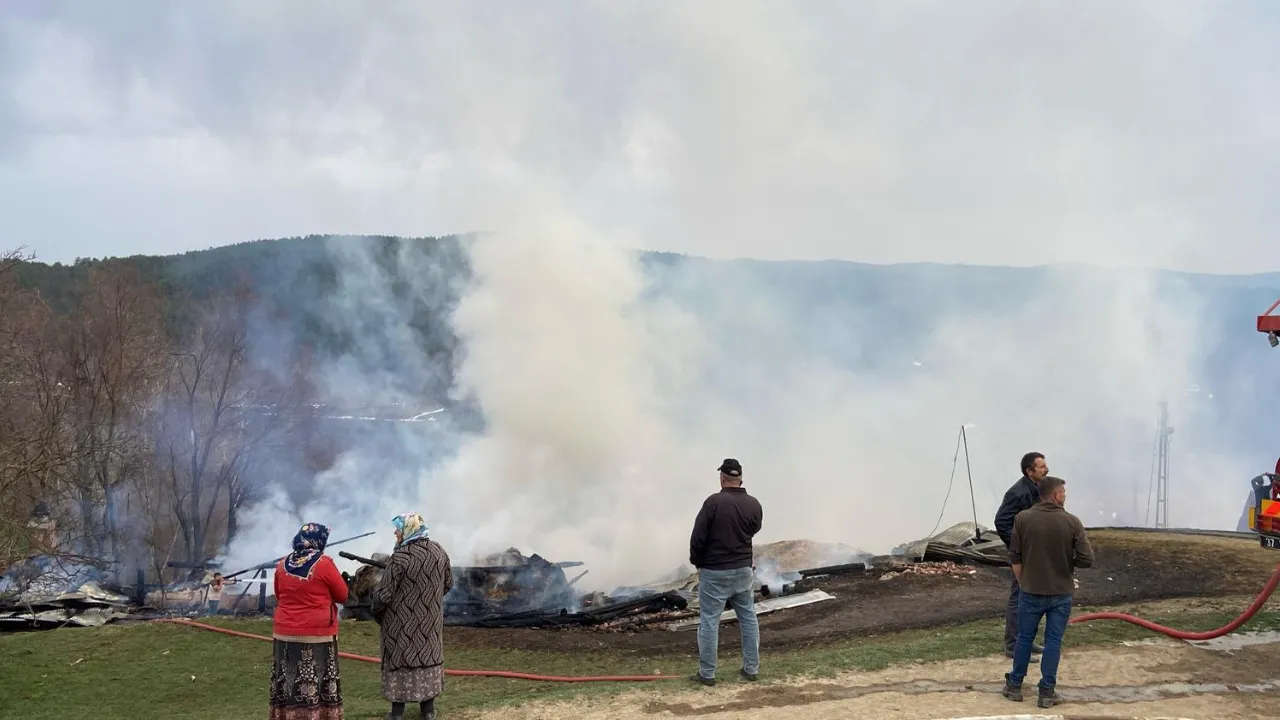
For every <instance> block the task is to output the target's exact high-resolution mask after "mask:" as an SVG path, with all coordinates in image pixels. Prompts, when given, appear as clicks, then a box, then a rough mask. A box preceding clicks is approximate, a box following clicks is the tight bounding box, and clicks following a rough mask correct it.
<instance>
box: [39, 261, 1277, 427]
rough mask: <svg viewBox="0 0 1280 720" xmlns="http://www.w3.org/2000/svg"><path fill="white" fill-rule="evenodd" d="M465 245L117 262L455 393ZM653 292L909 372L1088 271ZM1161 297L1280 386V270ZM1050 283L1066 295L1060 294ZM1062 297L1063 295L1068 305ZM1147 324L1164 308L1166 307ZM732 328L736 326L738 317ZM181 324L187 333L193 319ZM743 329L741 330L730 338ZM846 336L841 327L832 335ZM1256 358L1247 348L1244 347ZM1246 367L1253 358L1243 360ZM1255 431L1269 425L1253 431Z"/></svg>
mask: <svg viewBox="0 0 1280 720" xmlns="http://www.w3.org/2000/svg"><path fill="white" fill-rule="evenodd" d="M466 242H468V240H467V239H466V238H465V237H458V236H449V237H434V238H430V237H429V238H396V237H369V236H361V237H345V236H343V237H338V236H326V237H317V236H310V237H299V238H287V239H281V240H261V241H253V242H245V243H240V244H237V245H229V246H226V247H219V248H214V249H210V250H200V251H193V252H187V253H183V254H181V255H172V256H159V257H158V256H133V257H128V258H122V259H118V260H113V261H111V262H121V263H125V264H128V265H130V266H133V267H135V268H137V269H138V271H139V272H140V273H141V274H142V276H143V279H145V280H148V281H151V282H154V283H158V284H160V285H161V286H162V287H163V288H164V289H165V292H166V293H167V294H168V296H169V297H170V299H171V300H173V301H174V302H173V307H174V308H178V309H177V310H171V315H175V316H176V317H178V318H182V317H185V314H186V313H188V312H190V308H192V307H199V306H200V305H201V304H202V303H204V302H206V301H207V300H208V299H209V298H211V297H215V296H217V295H218V294H220V293H225V292H227V291H228V290H229V289H231V288H233V287H236V286H238V285H239V286H246V287H249V288H251V289H252V291H253V293H254V294H255V295H256V296H257V297H258V298H260V299H261V300H262V301H263V303H264V305H265V306H266V307H269V308H270V309H271V313H272V318H273V322H274V323H276V324H277V328H276V330H275V331H273V332H275V333H276V334H278V335H280V336H282V337H288V338H290V339H291V340H292V341H296V342H297V343H299V344H303V345H306V346H308V347H312V348H314V349H315V350H316V351H318V352H320V353H321V354H323V355H329V356H333V357H343V358H345V361H347V362H353V363H355V364H356V366H357V367H358V369H360V370H362V371H364V372H370V371H379V370H382V371H384V372H388V371H391V370H395V371H399V370H400V369H401V368H403V355H404V353H405V348H406V347H407V346H406V344H405V341H406V335H405V329H406V328H408V329H409V330H410V333H411V335H412V336H413V338H415V342H416V344H417V346H418V347H419V348H420V350H421V355H422V356H423V358H424V361H423V364H422V365H421V366H420V367H419V369H420V370H421V369H424V368H430V369H431V372H432V373H433V374H438V375H439V385H438V386H437V387H436V388H435V389H434V390H435V391H439V392H445V391H446V389H447V386H448V384H449V383H450V382H451V372H450V369H451V367H452V365H453V360H454V355H455V353H456V351H457V342H456V339H455V337H454V333H453V330H452V328H451V326H450V324H449V320H448V314H449V311H450V310H451V309H452V307H453V306H454V304H455V302H456V300H457V298H458V297H459V294H460V293H461V292H462V289H463V287H464V286H465V283H466V282H467V280H468V278H469V276H470V272H469V268H468V263H467V258H466V252H465V247H464V246H465V243H466ZM104 262H107V261H104V260H77V261H76V262H75V263H73V264H70V265H63V264H59V263H55V264H52V265H50V264H45V263H40V262H29V263H24V264H22V265H21V266H20V267H19V268H18V277H19V281H20V282H21V283H22V284H23V285H25V286H27V287H29V288H35V289H38V290H39V292H40V293H41V295H42V296H43V297H44V298H45V300H46V301H47V302H48V303H49V304H50V305H51V306H52V307H53V308H54V309H55V310H58V311H65V310H66V309H68V308H70V307H72V306H74V304H75V302H76V298H77V296H78V294H79V293H80V292H81V291H82V290H83V288H84V285H85V280H86V277H87V274H88V272H89V271H90V269H91V268H93V267H96V266H99V265H101V264H102V263H104ZM642 262H643V264H644V266H645V267H646V269H647V271H648V274H649V276H650V280H651V281H652V283H653V284H652V286H651V291H652V292H656V293H661V294H665V295H667V296H669V297H672V298H675V299H676V300H678V301H679V302H681V303H682V304H684V305H685V306H686V307H689V308H691V309H693V310H694V311H695V312H698V311H700V310H705V311H707V312H708V313H709V314H714V315H715V317H716V318H717V320H718V321H719V320H721V319H722V318H724V317H727V316H732V315H734V313H726V312H724V308H723V307H716V305H717V304H718V303H719V304H722V303H723V302H724V295H725V294H724V293H723V292H721V290H722V289H723V288H725V287H737V288H742V289H743V291H744V292H748V294H749V295H756V296H761V297H765V298H767V302H768V303H770V304H771V306H772V307H771V310H772V312H773V315H774V318H775V319H777V318H794V321H793V322H785V323H776V322H775V323H773V325H772V326H773V327H774V328H775V329H776V328H778V327H785V328H787V332H788V333H789V334H790V337H787V338H785V339H784V338H779V340H780V341H785V342H788V343H790V344H791V345H793V346H794V347H795V348H796V349H797V351H798V352H811V353H822V354H825V355H834V356H835V358H834V359H836V360H837V361H846V362H848V363H850V364H856V365H859V366H862V367H863V368H865V369H868V370H881V369H886V368H893V367H899V366H901V364H902V363H903V362H904V360H908V359H909V358H911V357H914V356H916V355H918V354H919V353H920V352H921V350H922V348H923V347H924V346H925V345H927V343H928V342H929V338H930V334H931V333H932V332H933V331H934V329H935V328H936V327H937V326H938V323H939V322H941V321H943V320H944V319H946V318H951V317H958V316H971V317H982V316H993V315H1002V314H1008V313H1010V312H1014V311H1016V310H1017V309H1018V306H1019V305H1020V304H1023V303H1025V302H1026V300H1025V298H1028V297H1031V296H1032V295H1033V293H1032V292H1031V289H1032V288H1034V289H1035V293H1034V294H1035V295H1039V296H1043V295H1045V294H1049V295H1052V293H1053V292H1054V288H1055V287H1061V286H1062V282H1063V278H1067V279H1069V280H1071V281H1072V282H1074V283H1075V285H1076V286H1079V285H1080V284H1081V283H1080V282H1076V281H1081V280H1083V281H1085V282H1088V281H1089V279H1090V276H1091V275H1090V274H1092V273H1099V272H1103V271H1099V270H1097V269H1093V268H1088V267H1078V268H1077V267H1065V268H1064V267H1052V268H1045V267H1037V268H1011V267H983V266H955V265H935V264H927V263H922V264H903V265H867V264H860V263H851V262H839V261H825V262H767V261H755V260H708V259H703V258H695V257H688V256H683V255H674V254H667V253H644V254H643V255H642ZM1156 278H1157V282H1156V287H1155V289H1154V293H1155V295H1156V297H1157V299H1158V298H1159V297H1160V296H1161V294H1162V293H1163V294H1166V295H1168V296H1169V297H1170V305H1169V307H1170V308H1171V309H1170V310H1169V311H1168V312H1176V311H1177V310H1176V308H1177V306H1178V304H1177V303H1175V302H1174V299H1179V300H1185V299H1186V298H1188V297H1191V298H1193V299H1194V300H1195V301H1196V303H1197V304H1198V305H1200V306H1201V307H1202V308H1203V309H1204V311H1205V313H1206V314H1207V316H1208V317H1211V318H1221V323H1222V326H1221V327H1222V329H1223V330H1224V332H1221V333H1216V335H1218V337H1213V338H1206V339H1205V340H1204V341H1203V346H1202V347H1198V348H1197V353H1198V355H1199V356H1200V358H1201V361H1202V363H1203V371H1204V372H1203V377H1204V381H1203V382H1204V383H1206V384H1207V385H1210V386H1226V385H1228V384H1230V382H1231V381H1232V380H1238V379H1239V378H1240V377H1244V376H1252V375H1259V376H1261V377H1280V373H1270V372H1268V369H1267V368H1266V367H1264V366H1263V365H1261V364H1260V363H1262V362H1266V361H1280V357H1270V356H1266V357H1265V359H1261V360H1260V359H1259V356H1258V355H1257V354H1256V353H1254V352H1252V350H1253V349H1255V348H1256V345H1257V344H1258V343H1263V342H1264V341H1263V339H1262V338H1261V337H1260V336H1258V335H1257V334H1256V333H1254V332H1253V330H1252V326H1253V322H1254V317H1255V316H1256V315H1257V314H1259V313H1260V312H1262V311H1263V310H1265V309H1266V308H1267V306H1269V305H1270V303H1271V302H1272V301H1273V300H1274V299H1275V297H1277V296H1280V273H1271V274H1262V275H1248V276H1214V275H1197V274H1188V273H1175V272H1160V273H1157V275H1156ZM1055 283H1056V285H1055ZM1064 302H1066V300H1064ZM1150 312H1151V313H1161V312H1165V311H1164V310H1162V309H1161V308H1160V307H1159V306H1158V302H1157V303H1156V307H1152V308H1151V309H1150ZM738 315H740V316H741V318H740V320H739V321H738V322H740V324H741V326H740V327H739V326H735V325H734V324H733V322H728V323H724V322H718V323H717V325H718V327H717V328H716V329H715V330H714V331H716V332H720V333H722V335H723V337H722V339H723V340H724V341H725V342H728V343H732V342H734V341H735V340H734V338H735V337H739V338H741V337H750V336H751V332H750V330H751V328H750V327H749V326H750V324H751V323H752V322H753V320H752V317H751V316H750V314H742V313H738ZM731 319H732V318H731ZM184 324H185V323H184ZM735 331H742V332H739V333H738V334H737V335H735ZM837 331H838V332H837ZM837 335H852V336H858V337H862V338H870V339H873V340H874V342H873V343H863V346H862V347H861V348H860V349H859V351H858V353H857V354H856V356H854V355H850V356H848V357H844V358H841V357H839V356H840V353H842V352H845V350H846V349H847V346H848V343H847V342H842V341H841V339H840V338H839V337H836V336H837ZM1246 349H1247V350H1248V351H1249V352H1244V350H1246ZM1249 358H1251V359H1249ZM1258 390H1259V392H1258V393H1254V394H1253V395H1251V396H1250V397H1247V398H1246V397H1241V398H1239V400H1240V401H1242V402H1247V405H1248V406H1249V407H1254V406H1255V405H1257V406H1261V405H1265V404H1268V403H1266V402H1265V401H1264V399H1263V396H1265V395H1266V392H1264V389H1263V388H1258ZM1250 431H1251V432H1259V433H1261V432H1263V431H1264V428H1258V427H1256V426H1254V425H1250Z"/></svg>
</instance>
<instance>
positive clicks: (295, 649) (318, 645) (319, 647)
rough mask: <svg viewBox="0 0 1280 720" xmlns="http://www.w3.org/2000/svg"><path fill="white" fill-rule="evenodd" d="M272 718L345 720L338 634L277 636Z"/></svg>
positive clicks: (278, 719)
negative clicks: (331, 636)
mask: <svg viewBox="0 0 1280 720" xmlns="http://www.w3.org/2000/svg"><path fill="white" fill-rule="evenodd" d="M272 644H273V645H274V652H273V653H272V655H273V662H272V663H271V700H270V705H269V707H270V708H271V711H270V713H269V714H268V716H267V717H268V719H269V720H343V716H342V715H343V714H342V678H341V677H339V675H338V640H337V638H328V639H322V638H309V637H289V638H285V637H276V638H275V640H274V642H273V643H272Z"/></svg>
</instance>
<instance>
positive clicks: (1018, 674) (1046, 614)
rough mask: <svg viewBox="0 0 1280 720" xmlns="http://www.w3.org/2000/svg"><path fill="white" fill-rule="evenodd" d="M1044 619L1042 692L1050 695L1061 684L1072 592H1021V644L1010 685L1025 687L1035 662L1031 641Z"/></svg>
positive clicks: (1019, 616)
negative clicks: (1030, 667)
mask: <svg viewBox="0 0 1280 720" xmlns="http://www.w3.org/2000/svg"><path fill="white" fill-rule="evenodd" d="M1041 618H1044V654H1042V655H1041V656H1040V692H1041V693H1042V694H1046V695H1047V694H1049V693H1052V692H1053V689H1054V688H1055V687H1056V686H1057V684H1058V661H1059V660H1061V659H1062V636H1063V635H1065V634H1066V632H1067V621H1068V620H1070V619H1071V596H1070V595H1032V594H1031V593H1029V592H1026V591H1025V590H1024V591H1022V592H1021V593H1019V594H1018V644H1017V646H1016V647H1015V648H1014V650H1013V670H1012V671H1010V673H1009V676H1008V678H1007V679H1008V681H1009V684H1010V685H1012V686H1014V687H1022V681H1023V680H1024V679H1026V677H1027V665H1029V664H1030V663H1031V642H1032V641H1033V640H1035V637H1036V631H1037V630H1039V629H1040V619H1041Z"/></svg>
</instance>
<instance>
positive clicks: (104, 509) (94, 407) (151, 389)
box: [63, 262, 168, 559]
mask: <svg viewBox="0 0 1280 720" xmlns="http://www.w3.org/2000/svg"><path fill="white" fill-rule="evenodd" d="M63 347H64V352H65V353H66V362H65V365H64V367H65V368H66V372H67V377H66V378H64V383H65V385H66V387H67V388H68V392H69V393H70V395H71V399H72V407H73V420H74V424H75V431H74V437H75V455H76V465H77V473H76V478H75V480H76V483H77V488H78V491H79V495H80V508H81V521H82V522H83V524H84V527H85V529H86V534H87V536H88V538H89V539H90V542H89V545H90V547H89V548H88V550H89V552H90V554H96V555H102V554H104V553H109V555H110V557H111V558H113V559H118V558H119V557H120V532H119V528H120V521H121V518H120V513H119V507H118V502H119V500H120V498H121V494H122V493H123V491H124V485H125V484H126V483H127V482H129V481H130V480H131V479H132V480H136V479H139V478H140V477H141V473H140V472H139V469H140V465H141V462H142V460H143V458H144V457H145V455H146V454H147V452H148V449H147V445H146V442H147V439H148V438H147V433H146V432H145V423H146V422H147V420H148V416H149V414H150V410H151V408H152V398H153V397H154V396H155V393H156V391H157V390H158V388H159V385H160V382H161V380H162V379H163V378H162V374H163V372H164V370H165V363H166V361H167V358H168V355H167V349H168V348H167V339H166V337H165V328H164V301H163V298H162V296H161V295H160V293H159V291H158V289H157V288H155V287H154V286H151V285H149V284H147V283H145V282H143V280H142V278H141V276H140V275H139V273H138V271H137V270H136V269H134V268H132V267H130V266H128V265H125V264H123V263H119V262H115V263H107V264H104V265H102V266H100V267H96V268H93V269H92V270H90V272H89V277H88V284H87V288H86V290H85V293H84V296H83V298H82V300H81V302H80V304H79V307H78V308H76V310H75V311H74V312H73V313H72V315H71V317H69V318H68V319H67V321H66V332H65V339H64V346H63Z"/></svg>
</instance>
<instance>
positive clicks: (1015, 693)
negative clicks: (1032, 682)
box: [1000, 678, 1022, 702]
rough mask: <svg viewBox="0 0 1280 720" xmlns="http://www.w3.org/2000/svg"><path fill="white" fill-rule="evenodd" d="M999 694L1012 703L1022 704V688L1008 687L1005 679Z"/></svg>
mask: <svg viewBox="0 0 1280 720" xmlns="http://www.w3.org/2000/svg"><path fill="white" fill-rule="evenodd" d="M1000 694H1001V695H1003V696H1005V697H1007V698H1009V699H1010V700H1012V701H1014V702H1022V687H1021V686H1018V687H1014V686H1013V685H1010V684H1009V680H1008V679H1007V678H1006V679H1005V681H1004V689H1003V690H1001V691H1000Z"/></svg>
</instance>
